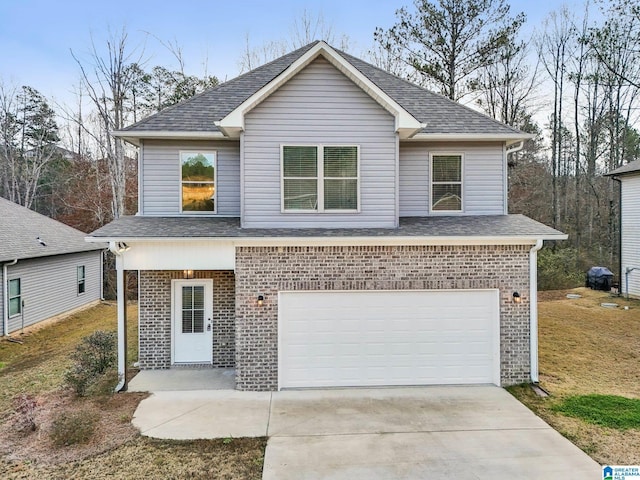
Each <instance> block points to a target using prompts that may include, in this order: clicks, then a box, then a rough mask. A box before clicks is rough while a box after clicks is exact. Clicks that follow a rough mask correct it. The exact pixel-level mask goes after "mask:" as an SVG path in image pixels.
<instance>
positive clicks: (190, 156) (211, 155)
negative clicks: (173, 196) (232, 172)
mask: <svg viewBox="0 0 640 480" xmlns="http://www.w3.org/2000/svg"><path fill="white" fill-rule="evenodd" d="M180 167H181V173H182V185H181V188H182V211H183V212H187V213H198V212H209V213H211V212H213V213H215V211H216V153H215V152H180Z"/></svg>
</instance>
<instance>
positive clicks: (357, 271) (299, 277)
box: [235, 245, 531, 390]
mask: <svg viewBox="0 0 640 480" xmlns="http://www.w3.org/2000/svg"><path fill="white" fill-rule="evenodd" d="M530 248H531V247H529V246H526V245H514V246H399V247H394V246H361V247H358V246H347V247H344V246H342V247H238V248H236V272H235V279H236V290H235V293H236V388H238V389H240V390H275V389H277V385H278V331H277V325H278V318H277V315H278V305H277V303H278V291H280V290H403V289H412V290H421V289H426V290H437V289H484V288H497V289H499V290H500V318H501V321H500V363H501V382H502V385H504V386H506V385H512V384H516V383H520V382H526V381H528V380H529V375H530V357H529V250H530ZM514 291H518V292H519V293H520V295H521V297H522V303H520V304H515V303H513V299H512V294H513V292H514ZM260 294H261V295H264V296H265V302H264V305H263V306H261V307H258V306H257V302H256V298H257V295H260Z"/></svg>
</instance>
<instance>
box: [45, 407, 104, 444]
mask: <svg viewBox="0 0 640 480" xmlns="http://www.w3.org/2000/svg"><path fill="white" fill-rule="evenodd" d="M97 424H98V417H97V416H96V415H95V414H93V413H91V412H88V411H80V412H73V413H67V412H61V413H60V414H59V416H58V417H57V418H56V419H55V420H54V421H53V423H52V424H51V432H50V434H49V435H50V438H51V441H52V442H53V444H54V445H56V446H57V447H62V446H68V445H79V444H83V443H87V442H88V441H89V440H91V437H92V436H93V433H94V432H95V430H96V426H97Z"/></svg>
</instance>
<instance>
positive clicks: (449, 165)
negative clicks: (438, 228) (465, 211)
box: [431, 155, 462, 212]
mask: <svg viewBox="0 0 640 480" xmlns="http://www.w3.org/2000/svg"><path fill="white" fill-rule="evenodd" d="M431 210H434V211H441V212H461V211H462V155H432V156H431Z"/></svg>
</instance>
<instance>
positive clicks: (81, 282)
mask: <svg viewBox="0 0 640 480" xmlns="http://www.w3.org/2000/svg"><path fill="white" fill-rule="evenodd" d="M86 286H87V285H86V280H85V270H84V265H79V266H78V295H82V294H83V293H84V292H85V290H86Z"/></svg>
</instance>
